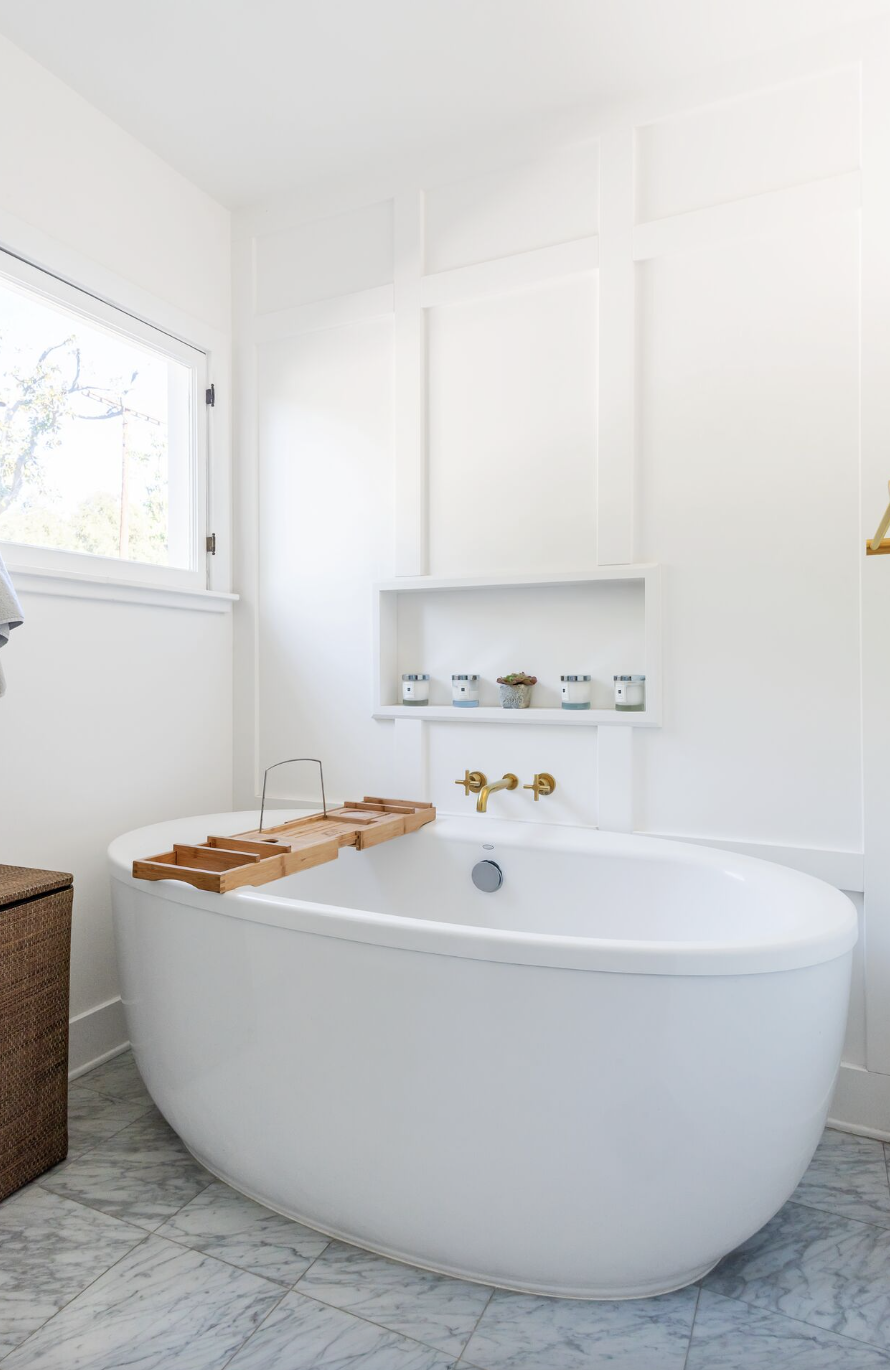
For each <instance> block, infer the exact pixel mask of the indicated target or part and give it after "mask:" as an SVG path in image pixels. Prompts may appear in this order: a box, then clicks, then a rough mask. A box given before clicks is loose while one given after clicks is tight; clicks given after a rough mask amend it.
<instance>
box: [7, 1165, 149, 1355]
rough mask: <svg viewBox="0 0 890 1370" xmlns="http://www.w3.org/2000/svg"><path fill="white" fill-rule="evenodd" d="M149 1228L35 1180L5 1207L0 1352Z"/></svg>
mask: <svg viewBox="0 0 890 1370" xmlns="http://www.w3.org/2000/svg"><path fill="white" fill-rule="evenodd" d="M144 1240H145V1233H144V1232H143V1231H141V1229H139V1228H137V1227H130V1226H129V1225H128V1224H127V1223H122V1222H118V1220H117V1219H116V1218H109V1217H107V1216H106V1214H104V1213H96V1212H95V1211H94V1210H93V1209H91V1208H84V1207H83V1205H82V1204H76V1203H71V1202H70V1201H69V1200H68V1199H63V1198H60V1197H59V1196H58V1195H56V1194H48V1193H47V1192H46V1190H45V1189H42V1188H40V1186H39V1185H31V1186H30V1187H29V1188H28V1189H27V1190H24V1191H23V1192H22V1193H21V1194H17V1195H15V1196H14V1197H13V1198H10V1199H8V1200H7V1201H6V1203H4V1204H3V1205H2V1206H0V1356H2V1355H3V1354H4V1353H5V1352H7V1351H10V1350H11V1349H12V1348H13V1347H14V1346H18V1344H19V1343H20V1342H22V1341H24V1340H25V1338H26V1337H29V1336H30V1335H31V1333H32V1332H35V1331H36V1330H37V1328H38V1327H41V1326H42V1325H43V1323H45V1322H46V1320H47V1318H51V1317H52V1316H53V1315H54V1314H55V1313H58V1311H59V1309H60V1308H63V1307H64V1305H65V1304H66V1303H68V1302H69V1301H70V1300H71V1299H73V1298H74V1296H75V1294H79V1293H80V1291H81V1290H82V1289H85V1288H86V1287H87V1285H88V1284H91V1283H92V1282H93V1280H95V1279H96V1278H97V1277H98V1276H99V1275H101V1274H102V1273H103V1272H104V1271H105V1270H107V1269H108V1268H109V1266H112V1265H114V1264H115V1262H116V1261H119V1260H120V1258H121V1256H125V1255H126V1253H127V1252H128V1251H131V1250H132V1249H133V1247H134V1246H137V1245H138V1243H139V1242H141V1241H144Z"/></svg>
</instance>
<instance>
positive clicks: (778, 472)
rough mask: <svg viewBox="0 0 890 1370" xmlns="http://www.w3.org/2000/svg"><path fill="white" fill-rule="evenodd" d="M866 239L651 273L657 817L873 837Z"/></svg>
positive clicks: (785, 832) (644, 363)
mask: <svg viewBox="0 0 890 1370" xmlns="http://www.w3.org/2000/svg"><path fill="white" fill-rule="evenodd" d="M858 241H859V234H858V219H857V216H856V215H855V214H853V215H846V216H843V215H838V216H832V217H829V218H826V219H823V220H821V221H816V222H814V223H813V224H812V225H811V226H810V229H809V232H808V234H807V236H806V238H805V239H804V240H801V239H800V238H799V237H797V236H785V237H778V238H768V239H751V240H744V241H740V242H734V243H732V244H726V243H722V244H720V245H719V246H717V247H715V248H711V249H709V250H707V249H699V250H698V251H696V252H695V253H687V254H683V253H677V254H675V255H671V256H669V257H664V258H659V259H656V260H653V261H650V262H646V263H645V264H644V265H643V266H641V267H640V268H638V269H639V271H640V273H641V286H640V293H641V308H640V318H641V332H642V340H641V365H640V376H639V383H640V401H641V411H642V414H643V419H642V425H641V445H640V472H641V482H640V483H641V491H642V496H641V498H642V518H641V535H642V541H643V545H644V547H645V549H646V552H647V555H648V556H650V557H651V558H652V559H653V560H656V561H659V562H663V563H664V564H665V566H666V568H667V571H666V574H667V575H668V578H669V585H670V592H669V597H668V608H667V616H668V618H667V629H666V636H665V681H666V687H665V689H666V698H665V727H664V728H663V729H662V730H661V732H660V733H659V734H658V735H656V736H653V737H652V738H651V739H646V744H645V749H644V758H645V783H644V786H643V794H642V796H640V803H641V806H642V808H641V814H642V819H643V825H644V826H645V827H646V828H648V829H651V830H655V831H661V832H672V833H685V832H688V833H691V834H700V835H706V834H712V835H714V836H721V835H722V836H732V837H734V838H745V839H747V840H749V841H754V842H757V841H769V842H780V843H785V844H787V845H800V846H827V847H834V848H837V849H840V850H845V849H853V850H856V849H860V848H861V843H862V806H861V744H860V723H861V715H860V699H859V692H860V683H859V664H858V663H859V622H858V594H859V588H858V587H859V570H860V567H859V561H860V557H861V548H860V546H859V539H858V536H857V530H858V519H859V514H858V488H859V453H858V424H859V412H858V388H859V379H858V348H859V338H858V312H859V304H858V274H859V249H858Z"/></svg>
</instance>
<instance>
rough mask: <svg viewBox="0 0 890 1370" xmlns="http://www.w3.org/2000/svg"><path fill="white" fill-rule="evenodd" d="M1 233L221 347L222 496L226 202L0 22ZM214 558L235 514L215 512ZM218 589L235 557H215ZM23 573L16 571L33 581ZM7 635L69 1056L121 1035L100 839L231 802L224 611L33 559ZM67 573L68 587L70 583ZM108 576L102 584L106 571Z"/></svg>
mask: <svg viewBox="0 0 890 1370" xmlns="http://www.w3.org/2000/svg"><path fill="white" fill-rule="evenodd" d="M0 123H2V126H3V128H4V129H5V130H6V132H5V133H4V136H3V138H2V139H0V245H2V246H3V247H5V248H7V249H9V250H11V251H13V252H17V253H20V254H21V255H22V256H24V257H26V258H29V259H30V260H33V261H36V262H37V264H38V265H41V266H44V267H46V268H48V269H50V270H53V271H56V272H58V273H59V274H61V275H63V276H65V277H67V278H68V279H70V280H72V281H73V282H74V283H75V284H78V285H81V286H83V287H85V288H87V289H90V290H92V291H94V292H96V293H97V294H100V295H102V296H104V297H105V298H107V299H109V300H110V301H112V302H113V303H116V304H120V305H122V306H123V307H125V308H127V309H129V310H131V311H132V312H134V313H136V314H138V315H140V316H141V317H143V318H146V319H147V320H148V321H149V322H153V323H157V324H160V325H161V326H162V327H166V328H168V329H169V330H171V331H173V332H175V333H177V334H178V335H179V336H181V337H183V338H184V339H185V340H187V341H190V342H193V343H195V344H196V345H198V346H200V347H202V348H204V349H205V350H207V351H208V352H209V353H210V354H211V358H212V374H213V377H214V379H215V381H216V383H217V385H218V386H219V387H220V390H221V403H220V404H219V405H218V406H217V410H216V411H215V412H214V417H213V425H214V426H213V429H212V431H211V441H212V443H213V446H214V455H215V460H216V466H217V471H218V480H217V483H216V487H215V493H214V499H215V507H216V509H217V510H219V511H222V510H223V508H224V506H225V503H226V498H227V481H228V475H227V468H228V451H227V449H228V418H227V413H226V407H227V392H228V385H227V377H228V367H229V356H228V352H229V344H230V269H229V215H228V213H227V211H225V210H223V209H222V208H221V207H220V206H219V205H217V204H215V203H214V202H213V201H211V200H210V199H209V198H208V197H207V196H206V195H204V194H203V193H202V192H200V191H198V190H197V189H195V187H193V186H192V185H190V184H189V183H188V182H187V181H185V180H184V179H183V178H182V177H181V176H179V175H178V174H177V173H176V172H174V171H173V170H172V169H171V168H169V167H168V166H166V165H165V164H164V163H163V162H161V161H159V160H158V158H157V157H155V156H154V155H153V154H151V153H150V152H148V151H147V149H145V148H144V147H142V146H141V145H140V144H139V143H137V142H136V141H135V140H134V139H132V138H130V137H129V136H128V135H127V134H125V133H124V132H123V131H122V130H121V129H119V128H118V127H117V126H116V125H115V124H113V123H112V122H111V121H110V120H108V119H106V118H105V117H104V116H103V115H101V114H99V113H98V112H97V111H96V110H95V109H93V108H92V107H91V106H90V105H88V104H87V103H86V102H85V101H83V100H82V99H80V97H79V96H77V95H76V94H74V92H73V91H71V90H70V89H69V88H68V87H66V86H64V85H63V84H62V83H61V82H59V81H57V80H56V79H55V78H54V77H52V76H51V75H50V74H49V73H48V72H46V71H45V70H44V69H43V68H41V67H39V66H37V65H36V64H35V63H34V62H32V61H31V60H30V59H29V58H27V57H26V56H25V55H24V54H23V53H21V52H20V51H19V50H18V49H16V48H15V47H13V46H12V45H11V44H9V43H7V42H6V41H5V40H3V39H0ZM219 534H220V544H221V558H220V560H221V561H223V560H225V559H226V555H227V552H228V541H229V539H228V528H227V526H225V525H220V527H219ZM214 570H215V584H216V588H217V589H225V588H226V586H225V580H226V576H227V572H226V570H225V568H224V567H217V568H214ZM24 583H25V582H23V584H24ZM27 586H28V588H26V589H24V590H23V591H22V594H21V598H22V604H23V609H24V612H25V616H26V621H25V624H24V626H23V627H22V628H20V629H18V630H17V631H16V633H15V634H14V636H13V638H12V640H11V643H10V645H9V646H8V647H7V648H6V649H5V651H4V665H5V669H6V675H7V678H8V693H7V695H6V696H5V698H4V699H3V700H2V701H0V862H5V863H9V864H15V865H25V866H28V865H32V866H42V867H49V868H53V869H62V870H70V871H73V873H74V880H75V910H74V931H73V950H72V986H71V1011H72V1015H73V1018H74V1023H73V1028H72V1066H73V1067H74V1068H77V1067H79V1066H81V1065H83V1064H84V1063H85V1062H86V1061H88V1060H91V1059H95V1057H96V1056H98V1055H100V1054H101V1053H103V1052H105V1051H109V1050H111V1049H112V1048H113V1047H115V1046H116V1045H119V1044H120V1043H121V1042H122V1041H123V1040H125V1038H124V1026H123V1019H122V1015H121V1012H120V1004H119V998H118V982H117V968H116V963H115V955H114V945H113V938H112V930H111V923H110V914H109V899H108V882H107V878H106V874H105V848H106V846H107V844H108V842H109V840H110V839H111V838H112V837H114V836H115V835H116V834H118V833H120V832H124V831H126V830H127V829H129V828H133V827H136V826H139V825H141V824H143V823H151V822H155V821H157V820H160V819H162V818H169V817H171V816H172V815H173V814H176V813H183V814H187V813H195V812H200V811H215V810H220V809H225V808H228V807H229V806H230V803H231V759H232V744H231V735H232V713H231V640H232V635H231V613H230V612H226V611H225V610H223V611H222V612H219V611H207V610H205V609H197V608H195V607H193V606H194V605H195V603H196V602H197V601H196V600H195V598H194V597H188V598H180V599H179V600H177V597H176V596H175V595H170V596H168V597H167V598H168V599H169V600H173V601H176V602H177V604H178V605H179V607H170V606H169V605H168V606H163V605H160V604H157V603H149V602H146V603H123V602H114V601H113V600H112V599H97V598H91V599H83V598H78V597H70V595H68V594H64V595H63V594H60V593H58V590H59V586H58V584H55V585H54V584H53V583H52V582H44V583H42V584H41V583H40V582H39V581H38V580H37V578H35V577H29V578H28V580H27ZM65 588H66V589H68V590H70V586H68V587H65ZM93 588H94V589H95V587H93Z"/></svg>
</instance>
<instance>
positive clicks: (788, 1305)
mask: <svg viewBox="0 0 890 1370" xmlns="http://www.w3.org/2000/svg"><path fill="white" fill-rule="evenodd" d="M703 1283H704V1285H705V1287H706V1288H708V1289H711V1290H713V1291H715V1292H716V1293H718V1294H725V1295H726V1296H727V1297H728V1298H734V1299H741V1300H742V1302H743V1303H749V1304H752V1305H754V1306H755V1307H757V1308H767V1309H770V1310H771V1311H772V1312H774V1313H784V1314H786V1315H787V1316H788V1317H789V1318H798V1319H799V1320H800V1321H801V1322H808V1323H812V1324H813V1326H815V1327H824V1328H825V1329H826V1330H827V1331H830V1332H838V1333H840V1334H842V1335H843V1336H847V1337H852V1338H853V1339H854V1340H855V1341H862V1342H869V1343H871V1344H872V1345H874V1346H877V1347H880V1348H881V1349H883V1350H890V1231H886V1230H885V1229H883V1228H880V1227H875V1226H873V1225H872V1224H871V1223H863V1222H858V1221H857V1220H855V1219H853V1218H842V1217H839V1216H838V1215H837V1214H834V1213H824V1212H821V1211H820V1210H818V1209H815V1208H806V1207H804V1205H802V1204H795V1203H788V1204H786V1205H785V1207H784V1208H783V1209H782V1210H781V1212H780V1213H777V1214H776V1216H775V1217H774V1218H773V1219H772V1221H771V1222H769V1223H767V1225H766V1227H764V1228H762V1229H761V1231H760V1232H757V1233H755V1235H754V1236H753V1237H751V1238H749V1240H748V1241H746V1242H745V1243H744V1245H743V1246H740V1247H739V1248H738V1250H737V1251H733V1252H732V1254H731V1255H729V1256H727V1257H726V1258H725V1259H724V1260H722V1261H721V1262H720V1264H719V1265H718V1266H717V1268H716V1270H713V1271H712V1272H711V1274H710V1275H708V1276H706V1277H705V1280H704V1282H703Z"/></svg>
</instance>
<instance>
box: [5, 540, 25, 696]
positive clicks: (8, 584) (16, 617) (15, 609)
mask: <svg viewBox="0 0 890 1370" xmlns="http://www.w3.org/2000/svg"><path fill="white" fill-rule="evenodd" d="M23 621H24V615H23V614H22V606H21V605H20V604H19V602H18V599H17V597H16V593H15V590H14V589H13V588H12V581H11V580H10V579H9V572H8V571H7V569H6V567H5V566H4V564H3V558H2V557H0V647H5V646H6V644H7V642H8V641H9V634H10V633H11V632H12V630H13V628H18V627H20V626H21V624H22V623H23ZM5 694H6V678H5V676H4V674H3V667H2V666H0V696H2V695H5Z"/></svg>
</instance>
